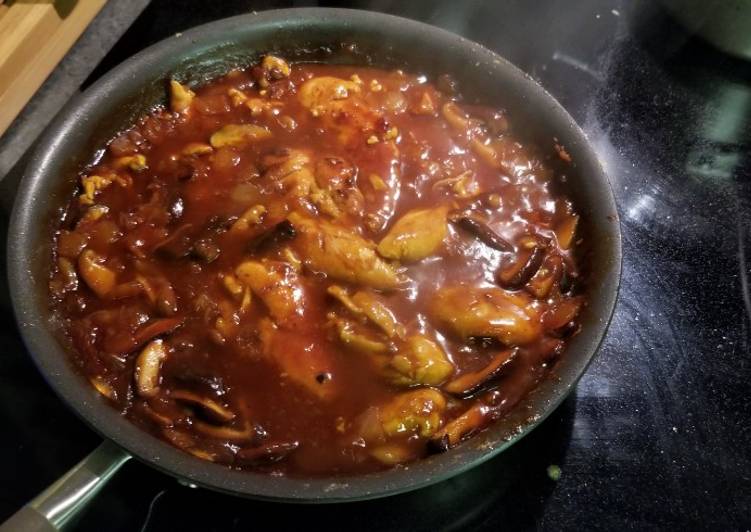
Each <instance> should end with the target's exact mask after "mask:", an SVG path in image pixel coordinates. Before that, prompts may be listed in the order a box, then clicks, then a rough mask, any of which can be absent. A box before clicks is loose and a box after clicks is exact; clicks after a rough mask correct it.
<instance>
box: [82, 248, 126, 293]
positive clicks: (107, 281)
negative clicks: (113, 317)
mask: <svg viewBox="0 0 751 532" xmlns="http://www.w3.org/2000/svg"><path fill="white" fill-rule="evenodd" d="M103 262H104V257H102V256H101V255H98V254H97V253H96V252H95V251H94V250H92V249H86V250H84V251H83V252H82V253H81V255H79V257H78V271H79V272H80V273H81V277H83V280H84V281H86V284H87V285H88V286H89V288H91V289H92V290H93V291H94V293H95V294H96V295H97V296H99V297H106V296H107V294H109V293H110V292H111V291H112V289H113V288H114V287H115V284H116V283H117V274H116V273H115V272H114V271H112V270H110V269H109V268H108V267H107V266H105V265H104V264H102V263H103Z"/></svg>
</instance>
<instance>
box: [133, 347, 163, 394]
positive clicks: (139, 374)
mask: <svg viewBox="0 0 751 532" xmlns="http://www.w3.org/2000/svg"><path fill="white" fill-rule="evenodd" d="M166 358H167V348H166V347H165V345H164V341H163V340H161V339H159V340H153V341H151V342H149V344H147V345H146V347H144V348H143V350H142V351H141V353H140V354H139V355H138V358H137V359H136V370H135V374H134V375H135V380H136V390H137V391H138V394H139V395H140V396H141V397H154V396H155V395H156V394H157V393H159V382H160V375H159V371H160V369H161V367H162V362H164V360H165V359H166Z"/></svg>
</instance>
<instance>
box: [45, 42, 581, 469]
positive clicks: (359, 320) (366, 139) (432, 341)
mask: <svg viewBox="0 0 751 532" xmlns="http://www.w3.org/2000/svg"><path fill="white" fill-rule="evenodd" d="M445 81H446V80H445V79H444V80H440V82H438V83H437V84H433V83H431V82H429V81H428V80H426V79H425V78H424V77H422V76H416V75H411V74H406V73H403V72H401V71H386V70H380V69H376V68H365V67H358V66H353V67H349V66H331V65H320V64H295V65H288V64H287V63H286V62H285V61H284V60H283V59H281V58H276V57H273V56H267V57H265V58H264V59H263V61H262V62H261V63H260V64H259V65H257V66H254V67H252V68H249V69H247V70H242V71H240V70H238V71H233V72H230V73H229V74H227V75H225V76H224V77H222V78H219V79H216V80H213V81H211V82H209V83H207V84H206V85H205V86H203V87H200V88H197V89H193V90H191V89H189V88H188V87H185V86H183V85H181V84H179V83H178V82H176V81H172V82H171V83H170V87H169V90H170V104H169V108H167V109H157V110H155V111H154V112H152V113H151V114H149V115H148V116H144V117H143V118H142V119H141V120H140V121H139V122H138V123H136V124H135V125H133V127H131V128H130V129H128V130H126V131H124V132H123V133H122V134H120V135H119V136H118V137H117V138H115V139H113V140H112V141H111V143H110V144H109V146H108V148H107V150H106V153H105V154H104V155H103V156H102V157H101V159H100V160H98V161H97V162H96V163H95V164H93V165H92V166H91V167H89V168H87V169H86V171H85V172H84V173H82V174H81V175H80V187H79V189H78V190H77V192H76V196H75V197H74V198H72V199H71V201H70V203H69V205H68V208H67V210H66V212H65V215H64V217H63V219H62V220H61V222H60V225H59V226H58V228H57V230H56V232H55V235H54V257H53V263H52V272H51V278H50V292H51V298H52V299H51V300H52V306H53V310H54V312H55V315H56V316H57V317H58V318H59V320H60V322H61V323H62V324H63V328H64V330H65V333H66V335H67V337H68V338H69V340H70V343H71V345H72V349H71V352H72V356H73V357H74V359H75V362H76V363H77V365H78V366H80V368H81V369H82V371H83V372H84V373H85V375H86V376H87V377H88V378H89V380H90V381H91V383H92V385H93V386H94V387H95V388H96V389H97V390H98V391H99V392H100V393H102V394H103V395H104V396H105V397H107V398H108V400H109V401H110V402H111V403H112V404H113V405H114V406H115V407H116V408H118V409H119V410H120V411H121V412H122V413H123V415H125V416H127V417H128V419H130V420H132V422H134V423H135V424H137V425H138V426H140V427H142V428H143V429H145V430H147V431H149V432H151V433H153V434H155V435H157V436H159V437H161V438H163V439H166V440H167V441H169V442H170V443H171V444H173V445H175V446H177V447H179V448H181V449H183V450H184V451H186V452H189V453H191V454H193V455H195V456H197V457H199V458H202V459H206V460H211V461H215V462H218V463H222V464H226V465H228V466H231V467H235V468H246V469H255V470H262V471H267V472H270V473H275V474H293V475H316V474H352V473H363V472H369V471H376V470H380V469H384V468H388V467H392V466H394V465H396V464H400V463H406V462H410V461H413V460H416V459H419V458H421V457H424V456H426V455H427V454H429V453H430V452H441V451H445V450H446V449H448V448H450V447H453V446H455V445H457V444H459V443H460V442H461V441H463V440H464V439H466V438H469V437H471V436H472V435H473V434H476V433H477V432H478V431H480V430H483V429H484V428H485V427H487V426H488V424H490V423H491V422H492V421H493V420H496V419H498V418H501V417H503V416H504V415H505V414H506V413H507V412H508V411H509V410H510V409H511V408H513V406H514V405H515V404H516V403H517V402H518V401H519V400H520V399H521V398H522V397H523V396H524V395H525V394H526V393H527V392H528V391H529V390H530V389H532V388H533V387H534V386H535V385H536V383H537V382H539V380H540V379H541V378H543V377H544V375H545V374H546V372H547V370H548V368H549V367H550V365H551V364H552V363H553V362H554V360H555V359H556V357H558V356H560V355H561V353H562V351H563V349H564V347H565V345H566V341H567V338H569V337H570V335H571V334H574V333H575V332H576V330H577V322H576V318H577V314H578V312H579V310H580V307H581V306H582V304H583V303H584V301H583V300H582V297H581V296H579V295H576V293H577V290H576V286H577V285H578V284H579V274H578V269H577V264H576V259H575V254H574V251H575V248H576V247H577V246H578V245H580V244H579V242H577V240H576V225H577V221H578V216H577V214H576V213H575V211H574V208H573V206H572V204H571V202H570V201H569V200H568V199H567V198H565V197H563V196H561V195H559V194H558V193H556V192H555V190H554V189H555V178H556V176H555V174H554V172H553V170H552V166H551V165H550V164H549V161H546V160H545V159H544V158H543V157H542V155H541V153H540V152H539V151H538V150H537V149H536V148H535V147H534V146H530V145H527V144H523V143H522V142H521V141H520V140H519V138H518V137H517V136H515V134H514V122H513V116H508V115H507V113H506V111H504V110H502V109H492V108H489V107H485V106H481V105H469V104H465V103H463V102H462V100H461V96H460V95H458V94H455V93H452V91H451V89H452V87H451V84H449V83H445ZM439 86H441V87H444V88H446V90H445V91H442V90H440V89H439V88H438V87H439ZM559 155H560V157H561V158H563V159H567V158H568V155H567V154H566V153H565V151H562V150H560V152H559ZM564 356H565V355H564Z"/></svg>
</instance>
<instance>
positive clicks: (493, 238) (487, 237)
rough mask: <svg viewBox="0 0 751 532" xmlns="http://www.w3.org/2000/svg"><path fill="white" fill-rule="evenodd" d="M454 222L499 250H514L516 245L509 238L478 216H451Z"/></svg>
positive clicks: (487, 244)
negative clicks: (499, 233)
mask: <svg viewBox="0 0 751 532" xmlns="http://www.w3.org/2000/svg"><path fill="white" fill-rule="evenodd" d="M449 219H450V220H451V222H452V223H454V224H456V225H457V226H459V227H461V228H462V229H464V230H465V231H467V232H469V233H472V235H474V236H476V237H477V238H478V239H479V240H480V241H481V242H482V243H483V244H485V245H486V246H488V247H491V248H493V249H496V250H498V251H513V250H514V246H513V244H511V243H510V242H509V241H508V240H506V239H505V238H503V237H501V236H500V235H498V233H496V232H495V231H493V230H492V229H491V228H490V227H488V225H487V224H486V223H485V222H483V221H482V220H480V219H478V218H477V217H473V216H469V215H467V216H465V215H461V214H456V215H452V216H450V217H449Z"/></svg>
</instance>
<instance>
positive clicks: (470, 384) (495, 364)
mask: <svg viewBox="0 0 751 532" xmlns="http://www.w3.org/2000/svg"><path fill="white" fill-rule="evenodd" d="M518 351H519V350H518V349H506V350H504V351H501V352H500V353H498V354H496V355H495V356H494V357H493V359H492V360H491V361H490V364H488V365H487V366H485V367H484V368H482V369H481V370H479V371H473V372H471V373H464V374H463V375H460V376H459V377H457V378H456V379H454V380H452V381H451V382H449V383H447V384H446V385H445V386H443V389H444V391H447V392H448V393H451V394H454V395H459V396H464V395H469V394H472V393H474V392H476V391H477V390H478V389H479V388H481V387H482V385H483V384H485V383H486V382H488V381H489V380H491V379H493V378H495V377H497V376H498V374H499V373H501V371H503V370H504V369H505V368H506V367H508V364H509V363H510V362H511V361H512V360H513V359H514V358H515V357H516V355H517V353H518Z"/></svg>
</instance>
